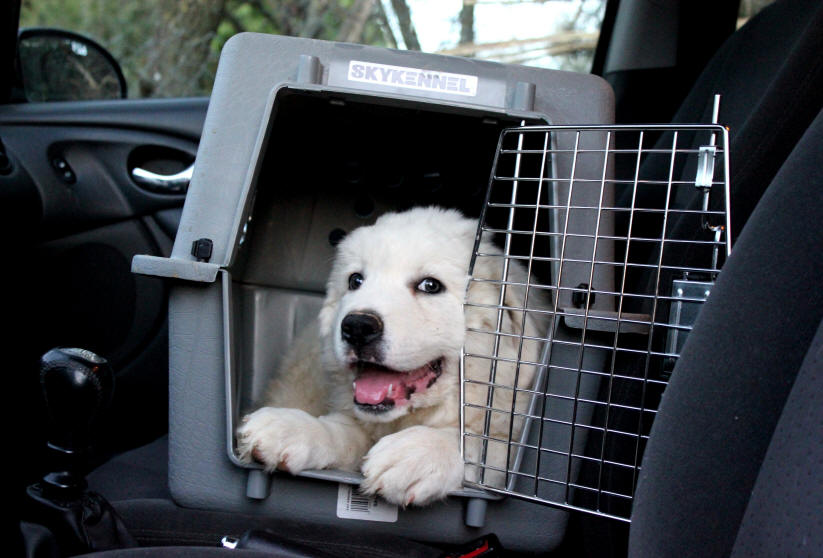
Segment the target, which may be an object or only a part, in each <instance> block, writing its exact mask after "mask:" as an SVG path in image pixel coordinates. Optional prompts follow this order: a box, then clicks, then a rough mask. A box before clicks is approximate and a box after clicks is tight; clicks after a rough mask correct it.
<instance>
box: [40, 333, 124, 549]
mask: <svg viewBox="0 0 823 558" xmlns="http://www.w3.org/2000/svg"><path fill="white" fill-rule="evenodd" d="M40 385H41V387H42V389H43V397H44V398H45V400H46V407H47V409H48V413H49V417H50V419H51V432H50V435H49V441H48V449H49V461H50V468H51V472H49V473H47V474H46V475H45V476H44V477H43V480H42V481H41V482H39V483H37V484H34V485H32V486H30V487H29V488H28V490H27V493H28V496H29V504H30V506H29V508H30V510H29V516H30V518H31V520H32V521H34V522H36V523H41V524H43V525H45V526H46V527H48V528H49V530H50V531H51V532H52V534H53V535H54V537H55V539H56V543H57V545H58V547H59V548H60V549H61V550H62V551H63V553H64V554H65V555H72V554H79V553H84V552H89V551H97V550H107V549H113V548H123V547H132V546H136V543H135V541H134V538H133V537H132V536H131V535H130V534H129V532H128V530H127V529H126V528H125V526H124V525H123V522H122V520H121V519H120V517H119V516H118V515H117V513H116V512H115V510H114V508H112V507H111V504H109V503H108V502H107V501H106V499H105V498H103V497H102V496H101V495H100V494H97V493H95V492H90V491H88V490H86V486H87V485H86V479H85V476H84V474H85V468H86V465H87V463H86V462H87V458H88V455H89V451H90V445H91V440H92V430H93V428H94V425H95V422H96V421H97V419H99V418H100V415H101V414H102V413H103V411H105V409H106V408H107V407H108V405H109V403H110V402H111V399H112V395H113V393H114V373H113V371H112V369H111V366H109V363H108V361H106V359H104V358H102V357H100V356H98V355H96V354H94V353H92V352H91V351H87V350H85V349H65V348H58V349H52V350H51V351H49V352H47V353H46V354H45V355H43V357H42V358H41V359H40Z"/></svg>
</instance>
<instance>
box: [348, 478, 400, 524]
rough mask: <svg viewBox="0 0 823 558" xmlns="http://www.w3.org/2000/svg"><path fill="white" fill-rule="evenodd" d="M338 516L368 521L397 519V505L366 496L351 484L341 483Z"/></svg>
mask: <svg viewBox="0 0 823 558" xmlns="http://www.w3.org/2000/svg"><path fill="white" fill-rule="evenodd" d="M337 517H339V518H341V519H364V520H366V521H384V522H386V523H394V522H395V521H397V506H395V505H393V504H389V503H387V502H385V501H383V500H380V499H379V498H377V497H375V496H365V495H363V494H360V492H358V491H357V487H356V486H353V485H351V484H342V483H341V484H340V485H339V488H338V489H337Z"/></svg>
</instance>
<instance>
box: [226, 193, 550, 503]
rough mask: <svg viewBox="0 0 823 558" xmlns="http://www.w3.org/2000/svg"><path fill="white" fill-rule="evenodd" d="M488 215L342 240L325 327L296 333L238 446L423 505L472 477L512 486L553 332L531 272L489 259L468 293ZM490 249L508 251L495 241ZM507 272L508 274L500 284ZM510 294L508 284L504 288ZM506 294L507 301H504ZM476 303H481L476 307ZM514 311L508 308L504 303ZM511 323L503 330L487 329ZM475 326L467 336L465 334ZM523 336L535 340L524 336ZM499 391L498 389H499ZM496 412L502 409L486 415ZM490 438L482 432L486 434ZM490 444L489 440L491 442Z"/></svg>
mask: <svg viewBox="0 0 823 558" xmlns="http://www.w3.org/2000/svg"><path fill="white" fill-rule="evenodd" d="M476 230H477V222H476V221H475V220H471V219H467V218H465V217H463V216H462V215H461V214H460V213H458V212H457V211H453V210H443V209H438V208H417V209H413V210H410V211H406V212H403V213H390V214H386V215H383V216H382V217H380V218H379V219H378V220H377V222H376V223H375V224H374V225H372V226H369V227H361V228H359V229H356V230H354V231H352V232H351V233H350V234H349V235H348V236H347V237H346V238H345V239H344V240H343V241H342V242H341V243H340V244H339V245H338V248H337V255H336V258H335V261H334V264H333V266H332V271H331V275H330V277H329V281H328V285H327V293H326V298H325V301H324V303H323V307H322V310H321V311H320V316H319V319H318V321H317V324H316V326H315V327H313V328H310V329H309V331H307V332H306V333H304V334H303V335H302V336H301V337H300V338H299V339H298V340H297V341H296V342H295V345H294V347H293V349H292V350H291V351H290V354H289V355H287V357H286V359H285V362H284V365H283V367H282V369H281V370H280V372H279V374H278V375H277V376H276V377H275V379H274V381H273V382H272V383H271V385H270V387H269V389H268V394H267V397H266V401H265V404H264V406H263V407H262V408H260V409H258V410H257V411H255V412H253V413H251V414H250V415H248V416H246V417H244V419H243V424H242V426H241V427H240V428H239V429H238V431H237V436H238V453H239V455H240V458H241V459H242V460H244V461H246V462H249V463H250V462H252V461H258V462H261V463H263V464H264V466H265V468H266V470H268V471H271V470H274V469H281V470H286V471H289V472H291V473H293V474H296V473H298V472H300V471H303V470H306V469H326V468H334V469H344V470H350V471H358V470H359V471H361V472H362V474H363V476H364V477H365V480H364V481H363V483H362V486H361V490H363V491H364V492H365V493H367V494H379V495H381V496H382V497H384V498H385V499H386V500H388V501H389V502H392V503H395V504H399V505H402V506H406V505H409V504H412V503H414V504H416V505H424V504H426V503H429V502H431V501H433V500H436V499H440V498H443V497H444V496H445V495H446V494H447V493H448V492H449V491H451V490H455V489H458V488H460V486H461V484H462V481H463V478H464V475H466V476H467V477H468V478H469V480H477V479H478V476H479V474H480V472H479V471H480V469H479V468H478V467H477V466H472V465H471V464H472V463H478V462H481V461H482V463H484V464H485V465H486V467H487V469H486V472H485V474H484V479H483V480H484V482H485V483H487V484H490V483H491V484H495V485H497V486H500V485H502V484H503V482H504V481H503V479H504V478H505V470H506V466H507V463H508V460H509V454H510V450H509V446H508V443H507V441H508V440H509V439H510V437H512V439H515V440H516V439H517V438H516V437H517V435H518V432H519V431H520V429H521V427H522V424H521V423H522V420H519V419H516V420H514V421H512V416H516V414H517V413H523V412H524V409H525V408H526V406H527V404H528V395H527V394H522V393H518V395H517V397H516V401H514V402H513V401H512V394H513V392H514V389H513V388H514V387H515V385H516V386H517V387H518V388H521V389H523V388H525V389H529V388H531V385H532V381H533V376H534V369H535V368H536V367H535V366H533V365H528V364H522V365H519V366H518V365H517V364H516V362H517V361H522V362H531V363H534V362H538V353H539V347H540V342H539V341H536V340H534V338H535V337H538V336H541V335H545V328H541V327H540V324H539V323H538V322H539V320H536V319H535V315H534V314H533V313H532V312H526V314H527V315H526V316H524V315H523V312H522V311H517V310H515V309H511V308H518V307H520V308H522V307H524V304H527V307H529V308H532V307H536V306H538V305H537V304H534V300H535V299H536V297H537V295H538V292H537V290H536V289H531V291H530V294H529V301H528V303H527V301H525V300H524V298H525V295H526V289H525V288H524V287H523V286H522V284H523V283H525V279H526V278H525V273H524V270H523V268H522V266H520V265H518V264H517V262H514V261H510V262H509V266H508V268H509V269H508V277H507V281H508V282H509V283H515V284H507V285H506V286H505V287H501V285H500V283H499V281H500V279H501V278H502V277H503V258H500V257H480V258H478V260H477V263H476V264H475V273H474V275H475V277H480V278H487V279H492V280H494V281H491V282H488V283H485V282H472V284H471V286H470V288H469V291H468V294H467V293H466V287H467V278H468V267H469V261H470V257H471V252H472V248H473V246H474V241H475V233H476ZM480 252H481V253H489V254H491V253H497V254H499V253H500V250H499V249H496V248H494V247H493V246H492V245H491V244H490V243H487V242H486V241H484V242H483V243H482V244H481V250H480ZM495 281H496V282H495ZM501 290H502V291H503V292H502V294H501ZM501 297H502V298H501ZM464 298H466V300H468V302H470V303H473V304H478V305H479V306H473V305H468V306H467V307H466V310H465V312H464V308H463V302H464ZM501 302H502V303H503V304H502V306H503V307H504V309H502V310H499V309H497V308H496V307H497V306H499V305H501ZM495 331H499V332H501V334H500V335H494V334H491V333H483V332H495ZM467 332H468V333H467ZM524 337H525V339H524ZM464 344H465V347H466V352H467V353H469V354H473V355H485V356H486V357H488V356H490V355H492V354H497V355H498V357H499V358H498V360H496V361H493V360H492V359H489V358H483V357H482V356H481V357H471V358H467V360H466V377H467V378H468V379H469V380H471V381H470V382H469V383H467V385H466V395H465V399H466V403H467V406H466V408H465V410H464V414H465V421H466V428H467V431H469V432H471V433H474V434H476V435H478V436H477V437H475V436H471V437H469V438H467V440H466V447H465V449H466V453H465V459H466V463H467V464H468V465H466V466H465V471H464V463H463V460H462V459H461V457H460V446H459V444H460V433H459V423H460V391H459V390H460V385H459V384H460V378H459V366H460V350H461V347H463V346H464ZM491 383H493V384H494V385H495V386H504V387H497V388H495V389H494V390H493V391H494V393H493V394H491V397H490V394H489V386H490V384H491ZM488 407H492V408H494V409H497V410H495V411H487V410H486V408H488ZM481 436H482V437H481ZM484 440H485V442H484Z"/></svg>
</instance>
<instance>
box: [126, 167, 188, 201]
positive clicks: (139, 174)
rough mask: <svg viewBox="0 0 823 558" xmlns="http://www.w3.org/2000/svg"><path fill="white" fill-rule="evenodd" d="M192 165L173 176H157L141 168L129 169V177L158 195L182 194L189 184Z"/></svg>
mask: <svg viewBox="0 0 823 558" xmlns="http://www.w3.org/2000/svg"><path fill="white" fill-rule="evenodd" d="M193 172H194V163H192V164H191V165H189V166H188V167H187V168H185V169H183V170H181V171H180V172H178V173H175V174H157V173H156V172H152V171H149V170H146V169H144V168H141V167H134V168H133V169H131V177H132V180H134V181H135V182H136V183H137V184H139V185H140V186H143V187H145V188H146V189H148V190H151V191H153V192H157V193H160V194H182V193H184V192H185V191H186V188H188V186H189V182H191V177H192V173H193Z"/></svg>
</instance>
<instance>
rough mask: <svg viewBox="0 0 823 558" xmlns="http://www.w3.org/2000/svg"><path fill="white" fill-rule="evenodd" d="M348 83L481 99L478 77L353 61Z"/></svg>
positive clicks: (350, 63) (350, 66)
mask: <svg viewBox="0 0 823 558" xmlns="http://www.w3.org/2000/svg"><path fill="white" fill-rule="evenodd" d="M348 79H349V80H350V81H359V82H362V83H374V84H377V85H386V86H389V87H402V88H405V89H417V90H418V91H436V92H439V93H451V94H453V95H465V96H468V97H474V96H476V95H477V82H478V79H477V76H470V75H467V74H450V73H448V72H436V71H434V70H423V69H420V68H405V67H403V66H389V65H387V64H375V63H373V62H362V61H360V60H352V61H350V62H349V73H348Z"/></svg>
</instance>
